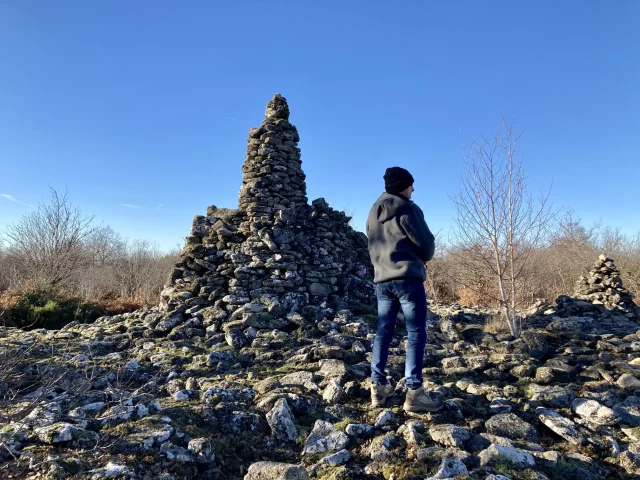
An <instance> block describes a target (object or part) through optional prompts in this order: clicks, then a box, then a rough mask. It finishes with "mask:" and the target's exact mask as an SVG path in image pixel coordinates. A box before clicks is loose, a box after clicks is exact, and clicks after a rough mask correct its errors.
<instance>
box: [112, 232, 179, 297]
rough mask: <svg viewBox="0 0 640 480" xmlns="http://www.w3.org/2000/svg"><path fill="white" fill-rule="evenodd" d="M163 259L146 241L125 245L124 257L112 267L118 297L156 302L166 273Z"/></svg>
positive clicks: (154, 245) (154, 246) (152, 244)
mask: <svg viewBox="0 0 640 480" xmlns="http://www.w3.org/2000/svg"><path fill="white" fill-rule="evenodd" d="M163 257H164V255H163V254H162V253H161V252H160V251H159V250H158V247H157V245H156V244H155V243H153V242H150V241H148V240H134V241H132V242H130V243H126V246H125V250H124V255H121V256H120V257H119V258H118V261H117V262H116V263H115V265H114V275H115V278H116V280H117V284H118V285H119V288H120V292H119V293H120V296H122V297H137V298H138V299H140V300H143V301H149V300H150V299H153V300H154V301H155V300H157V296H158V295H159V290H160V288H161V287H162V284H163V282H164V280H165V279H166V278H165V277H166V273H167V271H168V268H167V265H165V263H163V262H162V259H163Z"/></svg>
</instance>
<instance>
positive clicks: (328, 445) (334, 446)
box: [302, 420, 349, 455]
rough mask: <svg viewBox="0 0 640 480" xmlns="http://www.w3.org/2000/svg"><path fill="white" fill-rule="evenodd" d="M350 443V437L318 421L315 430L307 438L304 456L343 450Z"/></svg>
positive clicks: (326, 423) (330, 425) (329, 424)
mask: <svg viewBox="0 0 640 480" xmlns="http://www.w3.org/2000/svg"><path fill="white" fill-rule="evenodd" d="M348 443H349V436H348V435H347V434H346V433H344V432H339V431H337V430H336V429H335V427H334V426H333V424H331V423H329V422H325V421H323V420H316V423H315V424H314V426H313V430H312V431H311V433H310V434H309V436H308V437H307V441H306V442H305V444H304V449H303V450H302V454H303V455H309V454H313V453H322V452H332V451H337V450H342V449H343V448H345V447H346V446H347V444H348Z"/></svg>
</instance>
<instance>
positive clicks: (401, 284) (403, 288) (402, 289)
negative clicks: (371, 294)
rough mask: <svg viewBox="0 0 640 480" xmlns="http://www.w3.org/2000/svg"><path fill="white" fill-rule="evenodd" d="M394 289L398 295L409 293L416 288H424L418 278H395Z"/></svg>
mask: <svg viewBox="0 0 640 480" xmlns="http://www.w3.org/2000/svg"><path fill="white" fill-rule="evenodd" d="M395 282H396V283H395V285H394V290H395V293H396V295H398V297H401V296H403V295H409V294H411V293H413V292H415V291H416V289H418V288H424V287H423V286H422V282H421V281H420V280H411V279H404V278H403V279H402V280H395Z"/></svg>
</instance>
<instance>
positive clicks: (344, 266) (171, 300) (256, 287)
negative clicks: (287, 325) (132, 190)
mask: <svg viewBox="0 0 640 480" xmlns="http://www.w3.org/2000/svg"><path fill="white" fill-rule="evenodd" d="M298 141H299V135H298V131H297V129H296V127H295V126H294V125H292V124H291V123H289V107H288V105H287V101H286V99H285V98H284V97H282V96H281V95H280V94H276V95H275V96H274V97H273V99H272V100H271V101H270V102H269V103H268V104H267V109H266V115H265V119H264V121H263V122H262V124H261V125H260V127H259V128H253V129H251V130H250V132H249V138H248V142H249V145H248V146H247V154H246V159H245V163H244V165H243V167H242V171H243V180H242V186H241V188H240V195H239V197H240V198H239V205H238V208H237V209H222V208H217V207H215V206H211V207H209V208H208V209H207V214H206V216H200V215H199V216H196V217H195V219H194V221H193V226H192V228H191V235H190V236H189V237H187V246H186V247H185V249H184V251H183V253H182V258H181V260H180V262H178V264H177V265H176V266H175V268H174V270H173V273H172V275H171V279H170V281H169V283H168V285H167V286H166V288H165V289H164V291H163V292H162V303H161V307H162V309H163V310H165V311H166V312H168V313H169V314H184V315H186V316H192V317H204V318H205V320H207V319H209V320H210V319H212V318H213V319H214V320H217V321H224V320H225V319H226V318H228V316H229V314H230V313H232V312H234V311H235V310H237V309H238V308H240V307H241V306H242V305H245V304H247V303H249V302H254V303H261V304H263V305H270V306H273V305H277V306H279V307H282V308H284V309H285V310H286V311H288V312H297V311H300V310H301V309H303V308H304V307H305V306H307V305H316V306H317V305H321V304H324V305H325V306H331V307H334V308H353V307H354V306H357V305H359V304H360V303H361V302H364V303H366V304H369V303H371V302H372V301H373V299H374V297H375V296H374V295H373V290H372V284H371V279H372V278H373V271H372V266H371V263H370V261H369V256H368V251H367V240H366V236H365V235H364V234H362V233H360V232H356V231H354V230H353V229H352V228H351V227H350V226H349V221H350V217H347V216H346V215H345V214H344V212H339V211H335V210H333V209H332V208H330V207H329V205H328V204H327V202H326V201H325V200H324V199H322V198H319V199H317V200H314V201H313V202H312V204H311V205H309V204H308V202H307V193H306V184H305V174H304V172H303V171H302V167H301V165H302V161H301V159H300V149H299V148H298V146H297V145H298ZM325 302H327V303H326V304H325Z"/></svg>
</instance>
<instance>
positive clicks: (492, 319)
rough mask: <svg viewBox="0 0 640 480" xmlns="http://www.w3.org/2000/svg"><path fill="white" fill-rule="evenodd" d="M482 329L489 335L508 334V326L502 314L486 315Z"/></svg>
mask: <svg viewBox="0 0 640 480" xmlns="http://www.w3.org/2000/svg"><path fill="white" fill-rule="evenodd" d="M482 329H483V330H484V332H485V333H489V334H491V335H496V334H498V333H509V326H508V324H507V321H506V320H505V318H504V314H502V313H494V314H491V315H487V317H486V319H485V322H484V326H483V328H482Z"/></svg>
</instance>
